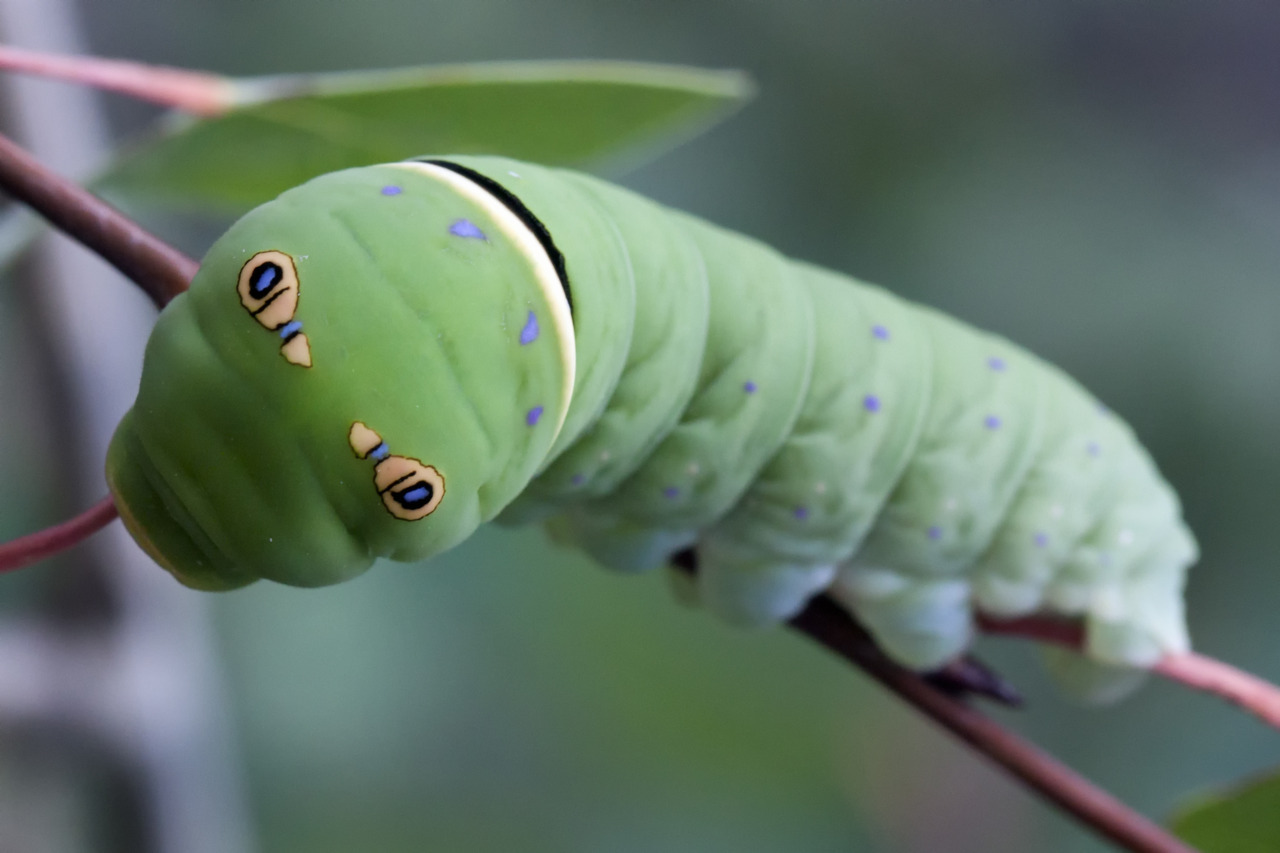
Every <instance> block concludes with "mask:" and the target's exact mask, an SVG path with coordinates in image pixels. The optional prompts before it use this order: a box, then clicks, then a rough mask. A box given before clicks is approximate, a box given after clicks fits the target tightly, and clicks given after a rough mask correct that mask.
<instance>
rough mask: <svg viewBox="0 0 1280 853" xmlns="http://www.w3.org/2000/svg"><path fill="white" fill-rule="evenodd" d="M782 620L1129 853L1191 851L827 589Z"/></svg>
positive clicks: (688, 555) (681, 564) (683, 565)
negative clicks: (913, 661) (899, 657)
mask: <svg viewBox="0 0 1280 853" xmlns="http://www.w3.org/2000/svg"><path fill="white" fill-rule="evenodd" d="M672 564H673V565H674V566H675V567H676V568H677V569H680V570H681V571H685V572H689V573H693V572H695V571H696V558H695V556H694V554H693V552H692V551H683V552H681V553H679V554H677V555H676V556H675V557H674V558H673V560H672ZM788 624H789V625H790V626H791V627H792V628H793V629H795V630H796V631H799V632H800V633H802V634H804V635H805V636H807V637H809V638H810V639H811V640H813V641H815V642H817V643H819V644H820V645H822V646H824V647H825V648H826V649H827V650H828V651H830V652H832V653H833V654H835V655H837V656H838V657H841V658H844V659H845V660H847V661H848V662H850V663H852V664H853V665H854V666H856V667H858V668H859V669H861V670H862V671H863V672H865V673H867V674H868V675H870V676H871V677H872V678H874V679H875V680H876V681H878V682H880V683H881V684H882V685H884V686H885V687H887V688H888V689H889V690H890V691H892V692H893V693H895V694H897V695H898V697H899V698H900V699H902V700H903V701H905V702H906V703H907V704H909V705H911V706H913V707H914V708H915V709H916V710H918V711H920V712H921V713H923V714H924V715H925V716H927V717H929V718H930V719H932V720H933V721H934V722H936V723H938V724H939V725H940V726H942V727H943V728H944V729H946V730H947V731H949V732H951V733H952V734H953V735H955V736H956V737H958V738H960V739H961V740H963V741H964V742H965V743H967V744H969V745H970V746H971V747H973V748H974V749H975V750H977V751H978V752H980V753H981V754H983V755H985V756H986V757H987V758H988V759H990V760H991V761H993V762H994V763H996V764H997V765H999V766H1000V767H1002V768H1004V769H1005V770H1006V771H1008V772H1009V773H1010V774H1011V775H1012V776H1014V777H1015V778H1017V779H1019V780H1020V781H1021V782H1023V783H1024V784H1025V785H1026V786H1027V787H1029V788H1031V789H1032V790H1033V791H1036V792H1037V793H1039V794H1040V795H1041V796H1042V797H1044V798H1045V799H1046V800H1048V801H1049V802H1051V803H1053V804H1054V805H1056V806H1057V807H1058V808H1060V809H1062V810H1063V811H1065V812H1067V813H1068V814H1070V815H1072V816H1074V817H1075V818H1077V819H1078V820H1079V821H1080V822H1081V823H1083V824H1085V825H1086V826H1088V827H1089V828H1091V829H1092V830H1093V831H1095V832H1097V833H1098V834H1099V835H1101V836H1103V837H1105V838H1108V839H1110V840H1111V841H1114V842H1115V843H1116V844H1118V845H1120V846H1121V847H1122V848H1124V849H1125V850H1130V851H1134V853H1196V852H1195V850H1194V849H1193V848H1191V847H1188V846H1187V845H1186V844H1184V843H1183V842H1182V841H1179V840H1178V839H1177V838H1175V837H1174V836H1173V835H1171V834H1170V833H1169V832H1167V831H1166V830H1165V829H1163V828H1162V827H1160V826H1159V825H1157V824H1156V823H1154V822H1153V821H1151V820H1149V819H1148V818H1146V817H1144V816H1142V815H1140V814H1138V813H1137V812H1135V811H1134V810H1133V809H1130V808H1129V807H1128V806H1126V805H1125V804H1124V803H1122V802H1120V801H1119V800H1117V799H1116V798H1115V797H1112V796H1111V795H1110V794H1108V793H1106V792H1105V791H1103V790H1101V789H1100V788H1098V787H1097V786H1096V785H1094V784H1093V783H1092V782H1090V781H1089V780H1088V779H1085V778H1084V777H1083V776H1081V775H1080V774H1078V773H1076V772H1075V771H1073V770H1072V769H1070V768H1069V767H1067V766H1066V765H1064V764H1062V763H1061V762H1059V761H1058V760H1056V759H1055V758H1053V757H1052V756H1050V755H1047V754H1045V753H1044V752H1042V751H1040V750H1039V749H1037V748H1036V747H1035V746H1034V745H1033V744H1031V743H1029V742H1027V741H1025V740H1023V739H1022V738H1020V737H1018V736H1017V735H1015V734H1013V733H1012V732H1010V731H1008V730H1006V729H1004V728H1003V727H1002V726H1000V725H999V724H998V723H996V722H995V721H994V720H991V719H990V718H988V717H986V716H984V715H982V714H981V713H979V712H978V711H976V710H974V709H973V708H971V707H970V706H968V705H966V704H965V703H964V702H963V701H961V700H959V699H957V698H955V697H954V696H951V695H948V693H947V692H944V691H942V690H939V689H938V688H936V687H934V686H933V685H931V684H930V683H929V682H928V681H927V680H926V679H925V678H924V677H923V676H921V675H920V674H919V673H916V672H913V671H912V670H909V669H907V668H905V667H903V666H900V665H898V664H896V663H894V662H893V661H892V660H890V659H889V658H888V657H887V656H886V655H885V653H884V652H882V651H881V650H880V647H879V646H877V645H876V643H875V640H874V639H872V637H871V635H870V634H869V633H867V631H866V629H865V628H863V627H862V626H861V625H859V624H858V622H857V621H856V620H855V619H854V618H853V617H852V616H851V615H850V614H849V612H848V611H847V610H845V609H844V608H843V607H841V606H840V605H838V604H836V603H835V602H834V601H832V600H831V599H830V598H828V597H827V596H825V595H824V596H819V597H817V598H814V599H813V600H811V601H810V602H809V604H808V606H807V607H805V609H804V610H802V611H801V612H800V613H799V615H797V616H796V617H794V618H793V619H792V620H791V621H790V622H789V623H788Z"/></svg>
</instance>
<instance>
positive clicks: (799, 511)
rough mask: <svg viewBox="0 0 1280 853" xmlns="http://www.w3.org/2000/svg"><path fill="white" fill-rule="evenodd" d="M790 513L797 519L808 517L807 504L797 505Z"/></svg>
mask: <svg viewBox="0 0 1280 853" xmlns="http://www.w3.org/2000/svg"><path fill="white" fill-rule="evenodd" d="M792 514H793V515H794V516H795V517H796V518H798V519H799V520H801V521H804V520H805V519H806V518H808V517H809V508H808V507H807V506H798V507H796V508H795V512H794V513H792Z"/></svg>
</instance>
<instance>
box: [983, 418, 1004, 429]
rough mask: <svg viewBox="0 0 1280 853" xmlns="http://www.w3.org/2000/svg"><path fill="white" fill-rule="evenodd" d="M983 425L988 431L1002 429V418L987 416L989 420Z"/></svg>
mask: <svg viewBox="0 0 1280 853" xmlns="http://www.w3.org/2000/svg"><path fill="white" fill-rule="evenodd" d="M982 424H983V426H985V427H986V428H987V429H1000V418H998V417H997V416H995V415H987V419H986V420H984V421H983V422H982Z"/></svg>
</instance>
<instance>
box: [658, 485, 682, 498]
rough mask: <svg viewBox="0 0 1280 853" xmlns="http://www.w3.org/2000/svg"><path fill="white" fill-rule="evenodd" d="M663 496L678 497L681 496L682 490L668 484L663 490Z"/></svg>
mask: <svg viewBox="0 0 1280 853" xmlns="http://www.w3.org/2000/svg"><path fill="white" fill-rule="evenodd" d="M662 496H663V497H664V498H667V499H672V498H678V497H680V490H679V489H677V488H676V487H675V486H667V487H666V488H665V489H663V490H662Z"/></svg>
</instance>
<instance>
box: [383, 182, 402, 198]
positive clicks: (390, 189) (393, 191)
mask: <svg viewBox="0 0 1280 853" xmlns="http://www.w3.org/2000/svg"><path fill="white" fill-rule="evenodd" d="M402 192H404V190H402V189H400V187H397V186H396V185H394V184H387V185H386V186H385V187H383V188H382V194H383V195H400V193H402Z"/></svg>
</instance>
